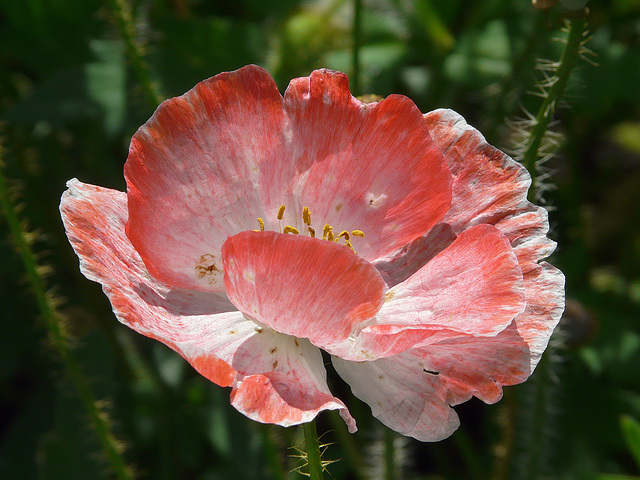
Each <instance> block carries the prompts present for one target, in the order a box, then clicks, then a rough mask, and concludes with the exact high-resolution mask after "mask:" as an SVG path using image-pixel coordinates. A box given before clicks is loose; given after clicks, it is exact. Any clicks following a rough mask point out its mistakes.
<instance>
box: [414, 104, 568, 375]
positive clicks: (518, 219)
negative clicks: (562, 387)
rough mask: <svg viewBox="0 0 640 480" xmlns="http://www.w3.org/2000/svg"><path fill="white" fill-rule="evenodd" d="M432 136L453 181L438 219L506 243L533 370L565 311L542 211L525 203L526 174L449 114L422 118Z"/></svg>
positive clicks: (561, 284)
mask: <svg viewBox="0 0 640 480" xmlns="http://www.w3.org/2000/svg"><path fill="white" fill-rule="evenodd" d="M425 119H426V120H427V123H428V124H429V127H430V132H431V135H432V137H433V139H434V141H435V142H436V144H437V145H438V147H439V148H440V149H441V150H442V152H443V154H444V155H445V158H446V159H447V161H448V163H449V168H450V169H451V172H452V174H453V176H454V181H453V187H452V188H453V200H452V209H451V210H450V211H449V212H448V213H447V215H446V216H445V218H444V219H443V222H444V223H447V224H448V225H450V226H451V228H452V229H453V231H454V232H456V233H458V232H460V231H461V230H463V229H465V228H468V227H469V226H470V225H475V224H477V223H489V224H492V225H495V226H496V227H497V228H498V229H499V230H500V231H501V232H502V233H503V234H504V235H506V236H507V238H508V239H509V241H510V242H511V244H512V246H513V249H514V253H515V254H516V257H517V258H518V262H519V264H520V268H521V269H522V273H523V278H524V288H525V297H526V302H527V307H526V310H525V311H524V312H523V313H521V314H520V315H519V316H518V317H516V319H515V322H516V325H517V328H518V331H519V333H520V335H521V336H522V338H523V339H524V340H525V341H526V342H527V344H528V345H529V348H530V351H531V369H532V370H533V368H535V366H536V364H537V363H538V361H539V359H540V357H541V355H542V352H543V351H544V349H545V347H546V345H547V343H548V341H549V338H550V336H551V333H552V332H553V329H554V328H555V326H556V325H557V323H558V321H559V320H560V317H561V315H562V312H563V311H564V276H563V275H562V273H561V272H560V271H559V270H557V269H556V268H554V267H552V266H551V265H549V264H548V263H546V262H542V261H541V260H543V259H544V258H546V257H548V256H549V255H551V253H552V252H553V250H554V249H555V243H554V242H553V241H551V240H549V239H548V238H547V237H546V235H547V233H548V231H549V223H548V220H547V212H546V210H545V209H543V208H541V207H536V206H535V205H533V204H531V203H530V202H528V201H527V198H526V195H527V191H528V188H529V185H530V184H531V179H530V176H529V174H528V172H527V171H526V170H525V169H524V167H522V165H520V164H518V163H517V162H515V161H513V160H512V159H511V158H509V157H508V156H507V155H505V154H504V153H502V152H501V151H500V150H498V149H496V148H494V147H492V146H491V145H489V144H488V143H487V142H486V141H485V140H484V138H483V137H482V135H481V134H480V133H479V132H478V131H477V130H475V129H474V128H473V127H471V126H469V125H467V123H466V122H465V121H464V119H463V118H462V117H461V116H460V115H458V114H457V113H455V112H453V111H451V110H436V111H434V112H430V113H428V114H426V115H425Z"/></svg>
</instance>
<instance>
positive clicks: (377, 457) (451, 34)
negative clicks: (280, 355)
mask: <svg viewBox="0 0 640 480" xmlns="http://www.w3.org/2000/svg"><path fill="white" fill-rule="evenodd" d="M355 3H356V2H353V1H346V0H322V1H309V2H302V1H296V0H284V1H279V2H277V1H276V2H268V1H265V0H238V1H235V2H221V1H220V2H216V1H204V0H200V1H198V0H137V1H131V2H129V3H125V2H124V1H122V0H112V1H102V0H67V1H63V0H21V1H16V0H0V122H1V123H0V139H1V141H2V144H3V150H2V161H3V163H4V169H3V171H4V176H5V177H7V178H8V179H9V185H10V186H11V195H10V199H11V201H12V202H13V204H14V206H18V207H19V208H18V218H19V219H20V221H21V222H23V223H22V231H23V233H28V234H29V235H28V236H29V238H30V241H31V248H32V249H33V251H34V252H36V253H37V257H38V262H39V263H40V264H41V265H48V266H49V268H48V269H47V272H44V273H45V275H44V277H45V278H46V285H47V289H49V292H50V296H49V298H50V299H51V298H55V299H56V301H57V302H58V303H59V305H58V306H57V313H56V318H63V319H64V324H63V326H64V330H65V331H66V332H67V336H68V342H67V345H68V346H69V348H70V350H69V351H70V352H71V354H72V355H73V358H74V359H75V362H76V363H77V364H79V365H80V369H81V373H82V376H83V378H85V379H86V380H87V381H88V382H89V384H90V387H91V389H92V392H93V394H94V395H95V397H96V399H98V400H100V407H101V409H102V411H103V412H104V413H106V414H108V416H109V420H108V422H109V425H110V427H111V428H112V429H113V431H114V432H115V434H116V436H117V438H118V440H119V441H121V442H122V446H123V452H124V453H123V455H124V458H125V459H126V461H127V462H128V463H130V464H132V465H133V466H135V468H136V471H137V475H138V476H139V477H140V478H147V479H178V478H179V479H202V480H209V479H223V478H297V475H298V474H297V473H290V470H291V469H292V468H294V467H295V465H296V459H295V458H294V457H292V455H295V454H296V452H295V450H291V449H288V446H289V445H291V444H298V445H301V443H302V439H301V433H300V431H299V430H298V429H297V428H289V429H284V428H280V427H273V426H264V425H260V424H256V423H253V422H251V421H249V420H247V419H246V418H245V417H243V416H242V415H240V414H239V413H237V412H236V411H235V410H234V409H233V408H232V407H230V406H229V400H228V394H229V391H228V389H223V388H220V387H216V386H214V385H212V384H210V383H209V382H207V381H206V380H205V379H203V378H202V377H199V376H198V375H197V374H195V372H194V371H193V370H192V369H191V367H189V366H188V365H187V364H186V363H185V362H184V361H183V360H182V359H181V358H180V357H179V356H178V355H177V354H175V353H173V352H172V351H170V350H169V349H167V348H166V347H164V346H162V345H160V344H157V343H155V342H153V341H151V340H148V339H146V338H144V337H142V336H140V335H137V334H135V333H134V332H132V331H129V330H128V329H127V328H126V327H123V326H122V325H120V324H119V323H118V322H117V321H116V320H115V318H114V316H113V314H112V313H111V311H110V306H109V303H108V301H107V299H106V297H105V296H104V295H103V294H102V292H101V291H100V287H99V286H98V285H97V284H94V283H92V282H89V281H88V280H86V279H85V278H84V277H82V276H81V274H80V273H79V270H78V261H77V258H76V257H75V255H74V254H73V252H72V250H71V248H70V246H69V244H68V242H67V240H66V237H65V236H64V232H63V229H62V225H61V221H60V217H59V214H58V203H59V199H60V195H61V193H62V192H63V190H64V189H65V182H66V180H68V179H69V178H72V177H77V178H79V179H80V180H82V181H84V182H87V183H95V184H98V185H103V186H108V187H112V188H117V189H121V190H123V189H124V188H125V185H124V179H123V176H122V166H123V163H124V161H125V159H126V156H127V148H128V142H129V140H130V138H131V135H132V134H133V132H134V131H135V129H136V128H137V127H138V126H139V125H141V124H142V123H143V122H144V121H145V120H146V119H147V118H148V117H149V116H150V115H151V113H152V112H153V103H154V100H153V95H152V93H153V91H154V89H155V90H156V91H157V92H159V95H161V96H162V97H163V98H167V97H170V96H174V95H178V94H182V93H184V92H185V91H186V90H188V89H189V88H191V87H192V86H193V85H194V84H195V83H197V82H198V81H200V80H203V79H204V78H207V77H209V76H212V75H215V74H217V73H219V72H221V71H225V70H233V69H236V68H239V67H241V66H243V65H245V64H248V63H256V64H259V65H261V66H263V67H265V68H266V69H267V70H268V71H269V72H270V73H271V74H272V75H273V76H274V78H275V79H276V81H277V83H278V85H279V87H280V88H281V91H283V90H284V89H285V88H286V86H287V84H288V82H289V80H290V79H291V78H294V77H297V76H306V75H308V74H309V73H310V72H311V70H313V69H314V68H319V67H329V68H333V69H336V70H341V71H345V72H346V73H348V74H350V75H351V85H352V89H353V90H354V93H355V94H365V93H373V94H378V95H382V96H386V95H388V94H390V93H403V94H406V95H408V96H409V97H411V98H412V99H413V100H414V101H415V102H416V103H417V104H418V106H419V107H420V108H421V109H422V110H423V111H429V110H431V109H434V108H438V107H448V108H453V109H455V110H457V111H458V112H460V113H461V114H462V115H464V116H465V117H466V119H467V120H468V121H469V123H471V124H472V125H475V126H476V127H477V128H479V129H480V130H481V131H482V132H483V133H484V134H485V135H486V137H487V139H488V140H489V141H490V142H491V143H492V144H494V145H496V146H498V147H500V148H502V149H505V150H507V151H510V150H509V149H511V148H513V146H514V144H515V142H517V140H518V138H517V134H515V133H514V129H513V128H510V127H509V125H510V124H511V123H513V122H517V119H518V118H522V117H524V116H525V111H528V112H531V113H532V114H535V113H536V112H537V110H538V108H539V106H540V104H541V102H542V99H541V98H540V97H538V96H535V95H533V94H531V92H535V91H536V83H538V82H540V81H541V79H542V77H541V72H540V71H539V70H536V65H537V64H539V62H540V60H541V59H542V60H552V61H555V60H558V59H559V58H560V55H561V52H562V48H563V44H562V43H561V42H558V41H554V40H553V39H554V38H563V36H565V35H564V34H563V33H562V31H561V28H562V26H563V23H564V21H565V20H566V19H567V18H570V17H571V16H572V15H577V14H579V13H575V12H574V13H572V11H570V10H569V9H567V8H566V6H567V5H568V6H574V7H575V6H580V5H577V4H580V3H582V4H584V3H585V2H584V1H582V2H579V1H566V2H565V3H564V4H558V5H556V6H554V7H553V8H551V9H549V10H540V9H536V8H534V7H533V6H532V5H531V4H530V3H528V2H527V1H525V0H486V1H471V2H470V1H463V0H449V1H446V2H443V1H437V0H416V1H403V0H365V1H364V2H363V6H362V9H361V11H360V14H361V21H362V23H361V29H360V30H358V28H355V29H354V4H355ZM570 4H573V5H570ZM127 7H128V8H129V9H128V8H127ZM588 7H589V8H590V13H589V16H588V24H589V30H590V32H591V39H590V40H589V41H588V42H587V43H586V47H587V48H588V49H590V50H591V51H592V52H593V55H591V54H589V53H584V56H585V58H584V59H580V60H579V61H578V64H577V68H576V69H575V71H574V72H573V74H572V76H571V78H570V81H569V84H568V88H567V91H566V93H565V95H564V98H563V101H562V102H561V103H560V105H559V108H558V109H557V111H556V113H555V116H554V123H553V125H552V127H551V128H552V130H553V132H555V133H557V135H556V136H555V137H556V139H557V143H558V147H557V149H555V150H556V154H555V155H554V156H553V158H551V159H550V160H548V161H547V162H546V164H545V167H546V168H547V170H548V171H549V172H550V176H549V177H548V178H546V179H544V180H543V186H544V187H545V191H544V194H543V199H542V201H544V203H545V205H546V206H548V207H549V208H550V219H551V224H552V228H551V233H550V235H551V236H552V238H554V239H555V240H557V241H558V244H559V246H558V249H557V251H556V253H555V254H554V256H553V257H552V259H551V262H552V263H553V264H555V265H557V266H559V267H560V268H561V269H562V270H563V271H564V272H565V274H566V276H567V297H568V299H570V308H569V310H568V314H567V315H566V318H565V320H564V322H563V326H562V328H561V329H559V330H558V332H557V335H556V336H555V337H554V339H553V341H552V347H551V348H550V349H549V350H548V352H547V354H546V356H545V359H544V361H543V362H542V364H541V365H540V367H539V368H538V370H537V371H536V373H535V374H534V376H533V377H532V378H531V379H530V380H529V381H528V382H527V383H525V384H524V385H521V386H517V387H510V388H507V389H506V392H505V398H504V399H503V400H502V401H501V402H500V403H498V404H496V405H492V406H487V405H484V404H483V403H481V402H479V401H475V400H472V401H471V402H469V403H468V404H465V405H462V406H460V407H458V408H457V411H458V412H459V413H460V416H461V419H462V427H461V429H460V430H459V431H458V432H456V433H455V434H454V435H453V436H452V437H451V438H450V439H448V440H446V441H443V442H440V443H437V444H422V443H419V442H417V441H414V440H411V439H404V438H402V437H399V436H396V435H395V434H390V433H389V432H387V431H385V430H384V429H383V427H381V425H380V424H379V423H378V422H377V421H375V420H374V419H372V418H371V415H370V411H369V409H368V407H367V406H366V405H364V404H361V403H360V402H358V401H357V400H356V399H354V398H353V397H350V396H349V394H348V389H347V388H346V387H345V386H344V385H343V384H341V383H339V382H337V381H336V385H335V386H333V385H332V388H333V389H334V391H335V392H336V393H338V392H341V395H342V398H345V399H346V401H347V404H348V405H349V407H350V409H351V410H352V412H353V413H354V416H355V417H356V419H357V421H358V425H359V426H360V432H358V433H357V434H356V435H353V436H348V437H347V438H348V440H347V439H345V438H343V435H344V427H343V426H341V424H340V422H339V421H336V417H335V416H334V415H333V414H327V413H324V414H322V415H321V416H320V417H319V423H318V425H319V429H320V431H321V433H323V434H324V436H323V437H322V440H323V441H325V442H327V443H330V442H336V443H335V444H334V445H331V446H329V447H328V450H327V451H326V453H325V456H324V458H325V460H337V459H340V461H338V462H337V463H335V464H332V465H331V466H329V467H328V468H329V470H330V472H331V476H330V477H329V478H333V479H336V480H338V479H349V478H385V477H384V474H385V473H384V472H385V468H388V465H389V464H388V462H385V456H384V451H385V446H387V447H388V446H389V445H391V444H393V445H394V455H395V468H396V469H397V470H399V472H397V475H396V477H395V478H408V479H466V478H473V479H492V480H501V479H520V478H526V479H543V478H549V479H555V478H558V479H602V480H605V479H607V480H614V479H618V480H623V479H631V478H636V479H640V465H639V462H640V453H637V455H638V460H637V461H635V460H634V454H633V452H634V450H633V449H634V445H635V448H636V449H637V452H640V427H638V438H637V439H636V441H635V443H634V442H633V441H630V440H625V435H624V434H623V429H621V423H620V421H621V418H625V419H627V420H626V423H625V424H632V420H631V419H633V418H635V419H636V420H637V419H640V221H639V218H640V61H639V60H640V44H639V39H640V1H638V0H611V1H591V2H589V4H588ZM123 32H125V33H126V32H128V33H129V35H130V38H132V39H133V44H129V45H127V42H125V41H123V38H126V35H125V36H123ZM131 47H134V49H133V50H131V49H130V48H131ZM354 49H355V50H356V51H357V52H358V58H359V65H360V68H359V70H358V71H357V72H356V71H354V60H353V57H354ZM132 52H133V53H132ZM135 52H138V53H139V54H140V55H141V57H140V59H137V57H136V53H135ZM139 60H142V63H141V62H140V61H139ZM520 153H521V152H520ZM512 154H513V155H514V156H515V157H516V158H518V156H519V152H518V151H517V150H516V151H514V152H512ZM4 196H5V197H7V198H9V196H7V195H4ZM8 225H9V224H8V223H7V222H6V221H5V218H4V217H2V218H0V315H1V319H0V478H6V479H23V478H24V479H65V480H75V479H106V478H112V475H113V474H112V473H111V470H110V468H109V462H108V461H107V460H106V457H105V455H104V454H103V453H102V450H101V445H100V443H99V441H98V436H97V435H96V433H95V430H94V429H93V428H92V427H91V423H92V422H91V420H90V418H89V416H88V415H87V413H86V411H85V410H84V409H83V406H82V403H81V402H80V401H79V399H78V396H77V394H76V390H75V386H74V383H73V382H71V381H70V380H69V376H68V373H69V372H68V371H67V370H68V367H65V363H64V362H62V361H61V359H62V358H63V357H62V356H61V353H60V351H59V349H58V348H57V346H56V345H57V344H56V342H55V341H53V340H51V336H50V334H49V333H48V332H49V329H48V328H47V326H46V325H47V323H46V322H45V317H43V315H42V312H41V311H40V310H39V309H38V306H37V304H36V302H35V300H34V298H35V297H34V290H33V288H32V285H31V282H30V280H29V277H28V276H27V275H26V273H25V266H24V263H23V259H22V257H21V256H20V255H18V253H17V252H16V249H15V245H14V244H15V242H14V241H12V240H11V235H10V229H9V226H8ZM49 303H51V302H49ZM625 415H626V416H625ZM276 465H278V466H277V467H276ZM300 478H302V477H300ZM386 478H392V477H390V476H388V477H386Z"/></svg>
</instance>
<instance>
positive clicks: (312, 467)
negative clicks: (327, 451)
mask: <svg viewBox="0 0 640 480" xmlns="http://www.w3.org/2000/svg"><path fill="white" fill-rule="evenodd" d="M302 429H303V430H304V443H305V447H306V449H307V462H308V464H309V478H310V479H311V480H322V478H323V477H322V458H321V455H320V442H318V432H317V431H316V421H315V420H312V421H310V422H309V423H305V424H304V425H302Z"/></svg>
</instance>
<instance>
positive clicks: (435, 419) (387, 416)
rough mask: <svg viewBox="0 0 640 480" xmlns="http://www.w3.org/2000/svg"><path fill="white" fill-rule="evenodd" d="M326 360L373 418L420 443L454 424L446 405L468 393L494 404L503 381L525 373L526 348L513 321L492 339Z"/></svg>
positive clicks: (458, 339)
mask: <svg viewBox="0 0 640 480" xmlns="http://www.w3.org/2000/svg"><path fill="white" fill-rule="evenodd" d="M332 361H333V364H334V366H335V368H336V370H337V371H338V373H339V374H340V376H341V377H342V378H343V379H344V380H345V381H346V382H347V383H349V384H350V385H351V388H352V391H353V393H354V395H355V396H357V397H358V398H360V399H361V400H363V401H364V402H366V403H368V404H369V406H370V407H371V410H372V412H373V415H374V416H375V417H376V418H378V419H379V420H380V421H382V422H383V423H384V424H385V425H387V426H388V427H390V428H392V429H393V430H396V431H397V432H400V433H402V434H403V435H408V436H412V437H414V438H417V439H418V440H422V441H438V440H442V439H443V438H446V437H448V436H449V435H451V433H453V431H454V430H455V429H456V428H457V427H458V419H457V416H456V415H455V412H454V411H453V409H451V408H450V406H453V405H457V404H459V403H462V402H465V401H467V400H468V399H469V398H471V396H473V395H475V396H477V397H479V398H480V399H482V400H483V401H485V402H488V403H494V402H497V401H498V400H499V399H500V398H501V397H502V386H503V385H512V384H515V383H519V382H521V381H523V380H525V379H526V378H527V377H528V376H529V374H530V372H531V371H530V365H529V350H528V347H527V344H526V343H525V342H524V340H523V339H522V338H521V337H520V336H519V335H518V332H517V330H516V327H515V324H511V325H510V326H508V327H507V328H506V329H505V330H503V331H502V332H500V333H499V334H497V335H496V336H493V337H475V336H473V335H464V334H459V335H457V336H451V337H450V338H447V339H444V340H441V341H437V342H435V343H433V344H430V345H427V346H424V347H420V348H416V349H411V350H407V351H406V352H404V353H401V354H399V355H396V356H393V357H387V358H383V359H379V360H375V361H372V362H349V361H345V360H343V359H339V358H336V357H332Z"/></svg>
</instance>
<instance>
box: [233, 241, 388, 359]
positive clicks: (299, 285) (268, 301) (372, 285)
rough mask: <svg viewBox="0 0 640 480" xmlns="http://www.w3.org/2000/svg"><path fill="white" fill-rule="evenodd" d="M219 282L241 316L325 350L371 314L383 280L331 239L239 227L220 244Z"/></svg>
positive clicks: (376, 306)
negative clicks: (222, 273) (222, 277)
mask: <svg viewBox="0 0 640 480" xmlns="http://www.w3.org/2000/svg"><path fill="white" fill-rule="evenodd" d="M222 262H223V267H224V271H225V285H226V288H227V294H228V295H229V298H230V299H231V301H232V302H233V303H234V305H236V307H238V309H239V310H240V311H242V312H243V313H244V314H245V315H247V316H249V317H250V318H252V319H255V320H256V321H257V322H259V323H262V324H265V325H268V326H270V327H271V328H273V329H274V330H277V331H279V332H282V333H286V334H288V335H293V336H296V337H299V338H309V339H310V340H311V342H312V343H313V344H314V345H316V346H319V347H321V348H325V349H327V350H328V351H330V348H331V344H333V343H335V342H341V341H343V340H345V339H346V338H347V337H348V335H349V334H350V333H351V332H352V330H353V329H354V327H355V326H356V325H358V324H359V323H360V322H362V321H364V320H367V319H369V318H371V317H373V316H374V315H375V314H376V312H377V311H378V309H379V308H380V305H381V304H382V302H383V299H384V291H385V289H386V285H385V283H384V280H382V277H380V274H379V273H378V272H377V270H376V269H375V268H373V266H372V265H371V264H370V263H369V262H367V261H366V260H364V259H363V258H362V257H360V256H358V255H356V254H354V253H353V252H352V251H351V250H350V249H349V248H347V247H345V246H343V245H338V244H336V243H334V242H329V241H326V240H319V239H317V238H311V237H305V236H302V235H290V234H282V233H275V232H253V231H248V232H242V233H240V234H238V235H235V236H233V237H229V238H228V239H227V241H226V242H225V244H224V245H223V247H222Z"/></svg>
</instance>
